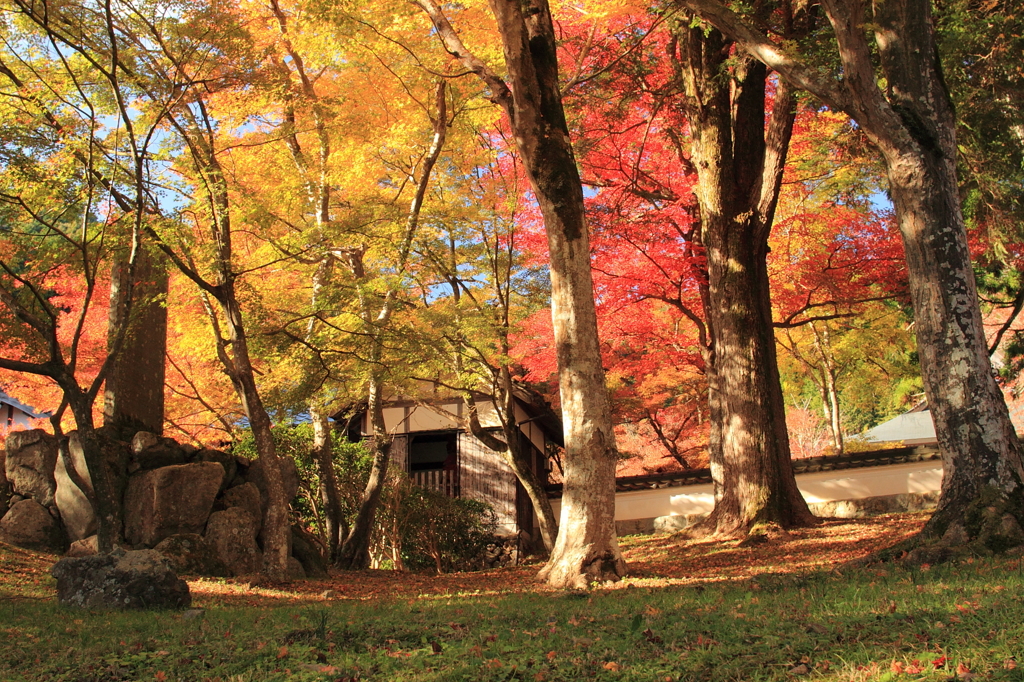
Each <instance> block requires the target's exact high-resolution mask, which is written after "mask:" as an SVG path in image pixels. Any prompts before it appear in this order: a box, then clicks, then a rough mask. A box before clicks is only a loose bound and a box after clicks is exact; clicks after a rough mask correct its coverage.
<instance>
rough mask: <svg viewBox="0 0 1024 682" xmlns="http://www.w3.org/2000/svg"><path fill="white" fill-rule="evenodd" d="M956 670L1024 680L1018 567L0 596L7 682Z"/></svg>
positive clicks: (944, 675) (770, 676)
mask: <svg viewBox="0 0 1024 682" xmlns="http://www.w3.org/2000/svg"><path fill="white" fill-rule="evenodd" d="M943 657H944V658H943ZM1015 657H1016V659H1019V660H1020V661H1021V667H1019V668H1016V667H1014V660H1015ZM936 660H939V661H940V662H939V663H938V667H936V666H935V664H934V663H933V662H934V661H936ZM915 661H916V663H915ZM801 663H803V664H804V665H806V666H807V669H808V671H809V672H808V673H807V674H806V675H799V674H798V673H799V672H801V671H800V669H799V668H798V669H797V671H795V672H793V669H794V668H795V667H797V666H799V665H800V664H801ZM958 665H960V666H963V667H961V668H960V672H961V676H960V678H959V679H969V678H970V676H969V675H966V674H965V673H966V671H967V670H970V671H971V674H973V675H975V676H976V677H975V678H974V679H976V680H981V679H991V680H1022V681H1024V575H1022V570H1021V562H1020V560H1019V559H1016V558H1014V559H978V560H975V561H973V562H970V563H963V564H959V565H950V566H936V567H932V568H930V569H928V570H920V569H916V570H909V569H904V568H900V567H895V566H882V567H874V568H862V569H855V570H849V571H846V570H844V571H843V572H842V573H840V572H836V571H833V572H831V573H817V574H809V575H802V576H792V575H785V576H783V575H779V576H773V577H766V578H761V579H759V580H757V581H744V582H742V583H714V584H710V585H704V586H693V587H667V588H659V589H644V588H628V589H616V590H598V591H594V592H591V593H584V594H574V593H567V594H554V595H551V594H548V595H543V594H521V595H510V596H507V597H473V596H451V597H430V598H421V599H402V600H388V601H384V600H381V601H334V602H324V603H323V605H322V606H321V605H316V606H298V607H281V608H211V609H207V610H206V611H205V612H203V613H201V614H195V613H180V612H142V613H109V612H87V611H73V610H65V609H61V608H58V607H57V606H56V604H55V603H54V602H53V601H51V600H33V599H19V598H13V599H5V600H3V601H0V679H2V680H5V681H6V680H66V681H71V680H74V681H76V682H87V681H89V682H92V681H96V682H99V681H104V682H105V681H115V680H186V681H188V682H192V681H201V680H223V681H225V682H226V681H232V682H235V681H237V682H250V681H253V682H255V681H262V680H331V681H342V680H346V681H347V680H388V681H391V680H395V681H398V680H472V681H474V682H477V681H480V682H487V681H495V682H497V681H508V680H536V681H538V682H540V681H543V680H585V679H587V680H589V679H594V680H644V681H648V680H651V681H654V680H794V679H808V680H946V679H957V670H958ZM901 666H902V672H901V671H900V670H901ZM918 668H919V669H920V670H921V672H916V671H917V669H918ZM908 670H909V672H907V671H908Z"/></svg>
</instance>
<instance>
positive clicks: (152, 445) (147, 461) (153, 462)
mask: <svg viewBox="0 0 1024 682" xmlns="http://www.w3.org/2000/svg"><path fill="white" fill-rule="evenodd" d="M150 436H151V438H150ZM153 439H156V441H155V442H153ZM137 447H138V448H139V449H138V450H136V448H137ZM187 461H188V454H187V453H186V452H185V451H184V450H182V449H181V446H180V445H178V443H177V441H175V440H174V439H173V438H157V437H156V436H154V435H153V434H152V433H148V432H146V431H139V432H138V433H136V434H135V437H134V438H132V458H131V462H130V464H129V466H130V467H131V468H132V470H133V471H138V470H139V469H159V468H161V467H169V466H174V465H175V464H184V463H185V462H187Z"/></svg>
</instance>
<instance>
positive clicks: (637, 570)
mask: <svg viewBox="0 0 1024 682" xmlns="http://www.w3.org/2000/svg"><path fill="white" fill-rule="evenodd" d="M927 518H928V515H927V513H916V514H892V515H886V516H877V517H873V518H869V519H850V520H830V521H824V522H822V523H821V524H819V525H817V526H814V527H812V528H806V529H798V530H794V531H791V532H790V533H789V536H788V537H783V538H776V539H773V540H771V541H770V542H768V543H766V544H763V545H758V546H754V547H746V548H741V547H737V543H736V541H733V540H727V541H715V540H687V539H683V538H681V537H680V536H673V535H634V536H629V537H625V538H622V539H621V546H622V550H623V554H624V555H625V557H626V561H627V562H628V563H629V570H630V573H629V576H628V577H627V578H626V579H624V580H622V581H621V582H619V583H618V584H616V585H614V586H613V587H612V588H602V589H623V588H629V587H659V586H667V585H686V584H694V583H702V582H719V581H723V580H744V579H749V578H752V577H755V576H759V575H766V574H770V575H778V574H786V573H804V572H809V571H815V570H821V569H823V568H827V569H834V568H841V566H842V564H844V563H846V562H849V561H852V560H857V559H861V558H863V557H865V556H867V555H869V554H871V553H872V552H875V551H878V550H880V549H883V548H885V547H888V546H890V545H893V544H895V543H897V542H899V541H900V540H903V539H905V538H906V537H908V536H910V535H912V534H913V533H915V532H917V531H918V530H920V529H921V527H922V526H923V525H924V522H925V521H926V520H927ZM56 559H57V557H54V556H50V555H45V554H37V553H34V552H28V551H25V550H21V549H17V548H14V547H10V546H7V545H3V544H0V576H2V577H0V581H2V582H0V598H8V599H9V598H31V599H53V598H55V585H54V581H53V579H52V578H51V577H50V576H49V569H50V566H51V565H52V564H53V562H54V561H55V560H56ZM538 568H539V565H530V566H520V567H515V568H502V569H492V570H488V571H479V572H474V573H454V574H448V575H441V576H437V575H433V574H428V573H398V572H394V571H357V572H338V573H336V574H333V575H332V576H331V577H330V578H329V579H325V580H303V581H296V582H293V583H289V584H285V585H265V584H260V583H259V582H258V581H256V580H254V579H252V578H245V577H242V578H230V579H223V578H195V579H189V580H188V582H189V588H190V589H191V591H192V599H193V605H194V606H196V607H200V608H208V607H216V606H275V605H280V606H283V605H294V604H302V603H314V602H321V601H324V600H339V599H357V600H369V599H381V598H402V599H413V598H441V599H443V598H446V597H451V596H456V595H459V596H466V595H481V596H489V595H495V594H508V593H518V592H545V591H548V589H549V588H547V587H546V586H544V585H541V584H539V583H537V582H536V580H535V575H536V573H537V570H538ZM328 591H329V592H328ZM325 593H327V594H326V595H325Z"/></svg>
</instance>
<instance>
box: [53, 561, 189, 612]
mask: <svg viewBox="0 0 1024 682" xmlns="http://www.w3.org/2000/svg"><path fill="white" fill-rule="evenodd" d="M50 573H51V574H52V575H53V577H54V578H56V579H57V600H58V601H59V602H60V604H61V606H75V607H81V608H87V609H184V608H188V607H189V606H190V605H191V604H192V596H191V595H190V594H189V591H188V584H187V583H186V582H185V581H184V580H181V579H180V578H178V576H177V575H175V573H174V570H173V569H172V568H171V567H170V565H168V563H167V561H166V560H165V559H164V557H163V555H161V554H160V553H159V552H156V551H154V550H142V551H137V552H125V553H123V554H99V555H96V556H90V557H76V558H64V559H61V560H60V561H58V562H57V563H56V565H54V567H53V568H52V569H51V571H50Z"/></svg>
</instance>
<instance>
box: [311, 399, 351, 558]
mask: <svg viewBox="0 0 1024 682" xmlns="http://www.w3.org/2000/svg"><path fill="white" fill-rule="evenodd" d="M309 418H310V420H311V421H312V422H313V458H314V460H316V466H317V472H318V473H319V475H320V501H321V503H322V504H323V517H324V530H325V531H326V533H327V554H328V559H329V560H330V561H334V560H336V559H337V558H338V551H339V550H340V549H341V543H342V542H343V541H344V539H345V535H346V532H347V531H348V528H346V523H345V511H344V509H343V508H342V505H341V491H340V489H339V488H338V475H337V473H336V472H335V471H334V449H333V448H332V447H331V446H332V438H331V427H330V424H329V423H328V421H327V414H326V413H324V412H323V411H322V410H321V409H320V408H318V407H313V406H311V407H310V408H309Z"/></svg>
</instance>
